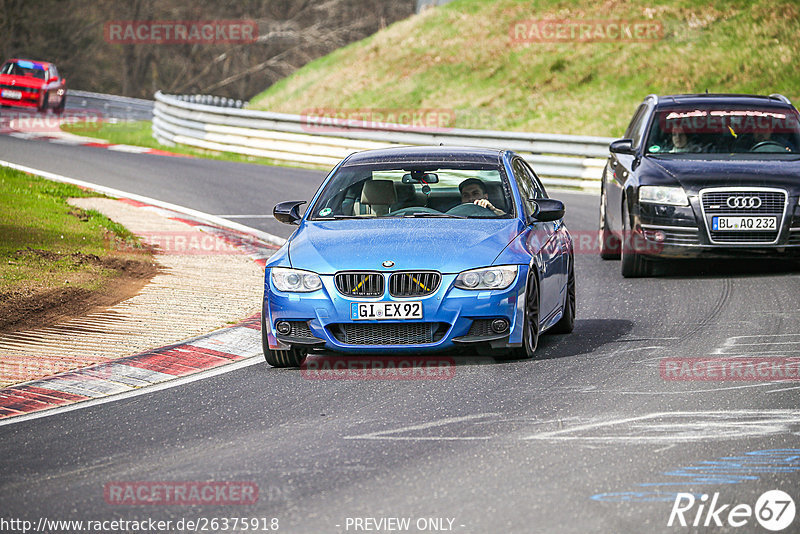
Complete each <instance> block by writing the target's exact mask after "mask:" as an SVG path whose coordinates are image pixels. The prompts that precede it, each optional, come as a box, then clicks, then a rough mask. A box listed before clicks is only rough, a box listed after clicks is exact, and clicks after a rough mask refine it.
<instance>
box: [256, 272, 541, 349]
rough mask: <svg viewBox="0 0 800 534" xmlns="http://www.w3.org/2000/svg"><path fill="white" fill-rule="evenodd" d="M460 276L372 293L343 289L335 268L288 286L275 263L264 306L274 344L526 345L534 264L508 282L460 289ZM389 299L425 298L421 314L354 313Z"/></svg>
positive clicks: (357, 346) (369, 346)
mask: <svg viewBox="0 0 800 534" xmlns="http://www.w3.org/2000/svg"><path fill="white" fill-rule="evenodd" d="M389 274H391V273H388V272H387V273H385V275H386V276H387V277H388V275H389ZM456 276H457V274H442V276H441V283H440V285H439V288H438V289H437V290H436V291H435V292H434V293H433V294H431V295H427V296H423V297H402V298H400V297H392V296H390V295H389V292H388V291H386V292H385V293H384V294H383V295H382V296H380V297H371V298H367V297H350V296H345V295H343V294H342V293H340V292H339V290H338V289H337V288H336V283H335V281H334V276H333V275H320V278H321V280H322V288H321V289H318V290H316V291H312V292H308V293H289V292H282V291H279V290H277V289H276V288H275V286H274V284H273V283H272V280H271V277H270V275H269V269H268V270H267V273H266V287H265V293H264V310H263V313H264V317H265V320H264V323H265V326H266V331H267V339H268V342H269V347H270V348H271V349H273V350H287V349H289V348H290V347H291V346H305V347H308V348H310V347H318V348H325V349H328V350H333V351H339V352H349V353H399V352H423V351H440V350H446V349H449V348H452V347H454V346H456V345H458V344H470V343H471V344H489V345H490V346H491V347H492V348H504V347H519V346H521V344H522V331H523V322H524V299H525V285H526V280H527V277H528V266H527V265H520V266H519V271H518V273H517V276H516V278H515V279H514V281H513V282H512V283H511V285H510V286H509V287H507V288H505V289H502V290H466V289H459V288H456V287H455V286H454V282H455V279H456ZM387 302H388V303H394V304H400V305H405V304H407V303H419V305H421V308H422V318H415V319H401V320H398V319H394V318H384V319H360V320H356V319H353V314H354V313H355V310H354V303H355V306H357V305H359V304H374V305H375V306H374V308H375V309H384V308H385V307H384V303H387ZM404 307H405V306H404ZM395 308H396V307H395V306H390V307H389V309H390V310H391V309H395ZM406 308H407V307H406Z"/></svg>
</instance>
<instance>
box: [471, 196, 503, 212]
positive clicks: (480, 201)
mask: <svg viewBox="0 0 800 534" xmlns="http://www.w3.org/2000/svg"><path fill="white" fill-rule="evenodd" d="M472 203H473V204H475V205H476V206H480V207H482V208H486V209H487V210H492V211H493V212H494V214H495V215H505V214H506V212H504V211H503V210H501V209H497V208H495V207H494V206H493V205H492V203H491V202H489V200H488V199H486V198H479V199H477V200H475V201H473V202H472Z"/></svg>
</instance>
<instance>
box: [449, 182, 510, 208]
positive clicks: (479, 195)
mask: <svg viewBox="0 0 800 534" xmlns="http://www.w3.org/2000/svg"><path fill="white" fill-rule="evenodd" d="M458 190H459V192H460V193H461V202H462V203H464V204H475V205H477V206H480V207H482V208H486V209H488V210H492V211H493V212H494V214H495V215H505V214H506V212H504V211H503V210H501V209H498V208H496V207H494V206H493V205H492V203H491V202H489V193H488V192H487V191H486V184H484V183H483V182H482V181H481V180H479V179H477V178H467V179H466V180H464V181H463V182H461V183H460V184H458Z"/></svg>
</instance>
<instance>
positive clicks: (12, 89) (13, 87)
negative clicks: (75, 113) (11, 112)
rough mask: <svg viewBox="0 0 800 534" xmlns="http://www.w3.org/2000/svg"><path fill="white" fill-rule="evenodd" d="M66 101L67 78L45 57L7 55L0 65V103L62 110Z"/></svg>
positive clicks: (55, 110) (37, 108) (56, 111)
mask: <svg viewBox="0 0 800 534" xmlns="http://www.w3.org/2000/svg"><path fill="white" fill-rule="evenodd" d="M66 103H67V81H66V80H65V79H64V78H62V77H60V76H59V75H58V70H56V66H55V65H53V64H52V63H48V62H46V61H32V60H29V59H9V60H8V61H6V62H5V63H4V64H3V66H2V68H0V105H2V106H4V107H5V106H17V107H25V108H33V109H36V110H37V111H46V110H47V109H48V108H50V109H52V110H53V111H54V112H55V113H59V114H60V113H62V112H63V111H64V106H65V104H66Z"/></svg>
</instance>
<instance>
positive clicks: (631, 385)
mask: <svg viewBox="0 0 800 534" xmlns="http://www.w3.org/2000/svg"><path fill="white" fill-rule="evenodd" d="M0 159H2V160H7V161H12V162H15V163H19V164H23V165H28V166H31V167H34V168H37V169H43V170H48V171H51V172H56V173H59V174H62V175H65V176H69V177H72V178H78V179H82V180H86V181H88V182H93V183H97V184H102V185H106V186H110V187H115V188H118V189H122V190H125V191H129V192H133V193H138V194H142V195H147V196H150V197H153V198H157V199H160V200H164V201H168V202H172V203H175V204H180V205H183V206H187V207H191V208H195V209H198V210H202V211H205V212H208V213H211V214H214V215H228V216H230V215H246V216H249V217H242V218H235V219H232V220H236V221H237V222H240V223H243V224H247V225H249V226H252V227H255V228H259V229H261V230H265V231H267V232H271V233H274V234H276V235H279V236H283V237H286V236H288V235H289V233H290V232H291V227H289V226H285V225H281V224H279V223H277V222H276V221H274V220H273V219H270V218H269V217H264V216H268V215H269V214H271V211H272V206H273V205H274V204H275V203H276V202H278V201H281V200H291V199H304V198H305V199H308V198H309V197H310V195H311V194H312V193H313V191H314V190H315V189H316V186H317V185H318V184H319V182H320V181H321V180H322V178H323V177H324V173H321V172H313V171H304V170H297V169H285V168H270V167H262V166H255V165H244V164H235V163H225V162H218V161H209V160H201V159H189V158H171V157H164V156H151V155H138V154H124V153H116V152H112V151H108V150H103V149H99V148H94V147H79V146H78V147H74V146H64V145H58V144H53V143H47V142H44V141H27V140H22V139H16V138H10V137H0ZM551 196H553V197H555V198H559V199H562V200H564V201H565V203H566V205H567V225H568V227H569V228H570V230H571V231H572V233H573V234H574V235H575V236H577V239H578V240H580V239H581V236H582V235H587V236H588V235H589V232H593V231H595V229H596V219H597V204H598V199H597V198H596V197H594V196H590V195H586V194H576V193H561V192H552V193H551ZM595 250H596V249H595V248H594V247H593V246H591V245H586V246H581V245H580V242H579V246H578V250H577V251H576V260H577V284H578V319H577V323H576V328H575V332H574V333H573V334H571V335H567V336H545V337H543V338H542V339H541V341H540V348H539V349H538V354H539V358H538V359H536V360H531V361H512V362H505V363H495V362H494V360H492V359H488V358H482V357H479V356H477V355H474V354H465V355H462V356H456V357H455V358H456V362H457V366H456V369H455V374H454V376H453V377H452V378H451V379H448V380H402V381H397V380H362V381H353V380H308V379H305V378H303V377H302V376H301V374H300V372H299V371H298V370H278V369H272V368H269V367H268V366H267V365H266V364H263V365H253V366H250V367H246V368H243V369H239V370H236V371H232V372H229V373H226V374H221V375H218V376H213V377H210V378H206V379H204V380H199V381H196V382H192V383H189V384H185V385H182V386H178V387H174V388H171V389H165V390H162V391H157V392H153V393H150V394H145V395H141V396H138V397H135V398H131V399H126V400H121V401H117V402H109V403H107V404H103V405H100V406H94V407H90V408H86V409H79V410H75V411H71V412H68V413H63V414H58V415H54V416H50V417H43V418H40V419H35V420H31V421H25V422H21V423H15V424H11V425H7V426H2V427H0V473H2V476H0V502H2V508H3V511H2V517H4V518H9V517H11V518H20V519H25V520H30V521H33V522H34V524H36V522H37V521H39V520H40V519H41V518H47V519H48V520H55V519H58V520H67V519H74V520H84V521H87V520H112V519H127V520H145V519H148V518H152V519H159V520H171V521H173V525H174V524H175V522H176V521H179V520H181V519H184V520H189V519H190V520H198V519H200V518H206V519H208V520H210V519H212V518H225V517H226V518H233V517H238V518H267V519H268V520H271V518H277V519H278V524H279V531H280V532H301V533H305V532H309V533H315V532H320V533H324V532H332V533H335V532H356V531H361V532H366V531H373V532H374V531H385V532H396V531H398V532H399V531H401V530H400V529H394V530H392V529H391V528H389V527H387V525H391V523H386V522H384V523H378V522H379V521H381V520H382V519H383V520H386V519H387V518H401V519H402V518H410V527H409V528H408V529H407V530H406V531H410V532H418V531H426V532H432V531H437V529H436V528H432V525H433V526H434V527H435V526H437V525H438V526H439V527H440V528H438V530H439V531H441V530H446V529H447V528H450V529H451V530H452V531H453V532H464V533H484V532H487V533H488V532H571V533H586V532H609V533H610V532H618V533H622V532H675V531H678V532H681V531H684V532H688V531H696V530H700V531H703V532H706V531H708V532H735V531H742V532H754V531H759V532H761V531H763V530H762V529H761V527H760V526H759V525H758V523H757V520H756V518H755V517H749V519H748V518H745V519H746V520H747V523H746V526H745V527H743V528H739V529H736V528H732V527H731V526H729V525H728V523H726V521H727V520H728V512H729V511H730V510H731V509H732V508H733V506H735V505H737V504H747V505H749V506H750V507H755V505H756V501H757V500H758V498H759V496H761V495H762V494H763V493H764V492H766V491H767V490H774V489H780V490H783V491H785V492H787V493H789V495H790V496H792V497H793V498H794V499H795V502H798V498H800V491H799V490H800V438H798V436H800V402H799V401H800V384H799V383H798V382H797V380H798V379H797V375H796V374H795V375H794V380H793V381H777V380H772V381H770V380H767V381H756V380H753V379H752V377H751V379H746V376H745V378H739V379H736V380H674V379H669V378H670V376H673V377H674V376H675V375H669V372H668V370H669V369H670V367H668V364H669V363H670V362H674V360H665V359H669V358H701V357H728V356H735V357H741V358H746V357H752V358H764V357H773V358H779V357H797V356H798V352H800V298H799V297H798V296H800V274H799V273H798V272H797V269H796V267H795V266H793V265H782V264H775V263H772V264H759V263H752V262H751V263H741V262H735V261H728V262H722V263H707V262H706V263H690V264H682V265H680V266H667V268H666V269H665V270H664V271H663V274H662V275H661V276H659V277H656V278H650V279H623V278H622V277H621V276H620V274H619V263H618V262H604V261H602V260H601V259H600V258H599V256H597V255H596V253H594V252H595ZM259 298H260V295H253V299H254V300H256V301H258V299H259ZM665 369H667V371H665ZM673 369H674V368H673ZM795 369H796V367H795ZM795 372H796V371H795ZM684 376H685V375H684ZM765 451H766V452H765ZM130 481H150V482H153V481H222V482H226V481H238V482H242V481H244V482H248V483H253V484H255V485H257V486H258V488H259V493H258V500H257V502H256V503H255V504H249V505H247V504H245V505H230V506H222V505H204V504H199V505H193V506H187V505H184V506H178V505H171V506H170V505H149V506H148V505H137V506H130V505H116V504H109V503H108V502H107V501H106V499H105V497H104V488H107V487H108V485H113V484H116V483H119V482H130ZM677 493H692V494H694V495H696V496H697V499H698V503H697V504H696V505H695V506H694V507H693V508H691V510H689V511H687V512H686V513H685V519H686V521H687V522H688V523H689V524H691V522H692V521H694V520H695V515H696V513H697V512H698V510H699V508H698V506H699V503H700V498H701V497H700V496H701V495H703V494H705V495H709V496H710V497H709V498H708V501H706V505H708V503H709V502H710V501H711V500H712V498H713V496H714V495H715V494H717V493H718V496H717V499H718V501H717V505H718V506H717V508H719V507H720V505H724V504H729V505H730V506H728V507H727V509H725V510H724V511H723V512H722V513H720V514H719V516H718V517H719V518H720V520H721V521H722V522H723V523H724V525H725V526H724V527H719V526H714V518H707V517H706V514H705V512H703V513H702V514H701V516H700V517H698V521H699V523H698V524H699V525H701V527H699V528H697V529H692V528H691V527H689V528H681V527H679V526H677V525H678V523H677V520H676V522H675V524H674V525H673V526H672V527H668V526H667V522H668V520H669V518H670V513H671V510H672V508H673V503H674V501H675V495H676V494H677ZM684 504H685V502H684ZM436 518H443V521H441V522H434V521H428V520H429V519H436ZM367 519H369V520H373V519H374V520H375V523H371V522H369V521H367ZM420 519H422V522H420ZM707 519H708V521H710V523H709V524H710V525H711V526H709V527H708V528H703V527H702V525H703V522H704V521H706V520H707ZM357 520H360V522H359V521H357ZM450 520H452V523H451V522H450ZM219 525H220V526H218V528H215V529H212V530H211V531H218V532H223V531H225V530H223V528H222V526H221V524H219ZM358 525H361V526H362V527H363V528H361V529H359V528H358ZM376 525H382V526H383V528H382V529H379V528H377V527H376ZM420 526H421V527H425V528H424V529H421V528H418V527H420ZM368 527H369V528H368ZM373 527H374V528H373ZM173 530H175V529H174V528H173ZM228 531H234V530H232V529H231V530H228ZM235 531H244V530H243V529H242V528H241V525H240V527H239V528H237V529H236V530H235ZM250 531H252V530H250ZM798 531H800V518H798V519H795V520H794V523H793V524H792V525H791V526H790V527H789V528H788V529H786V530H784V532H798Z"/></svg>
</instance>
